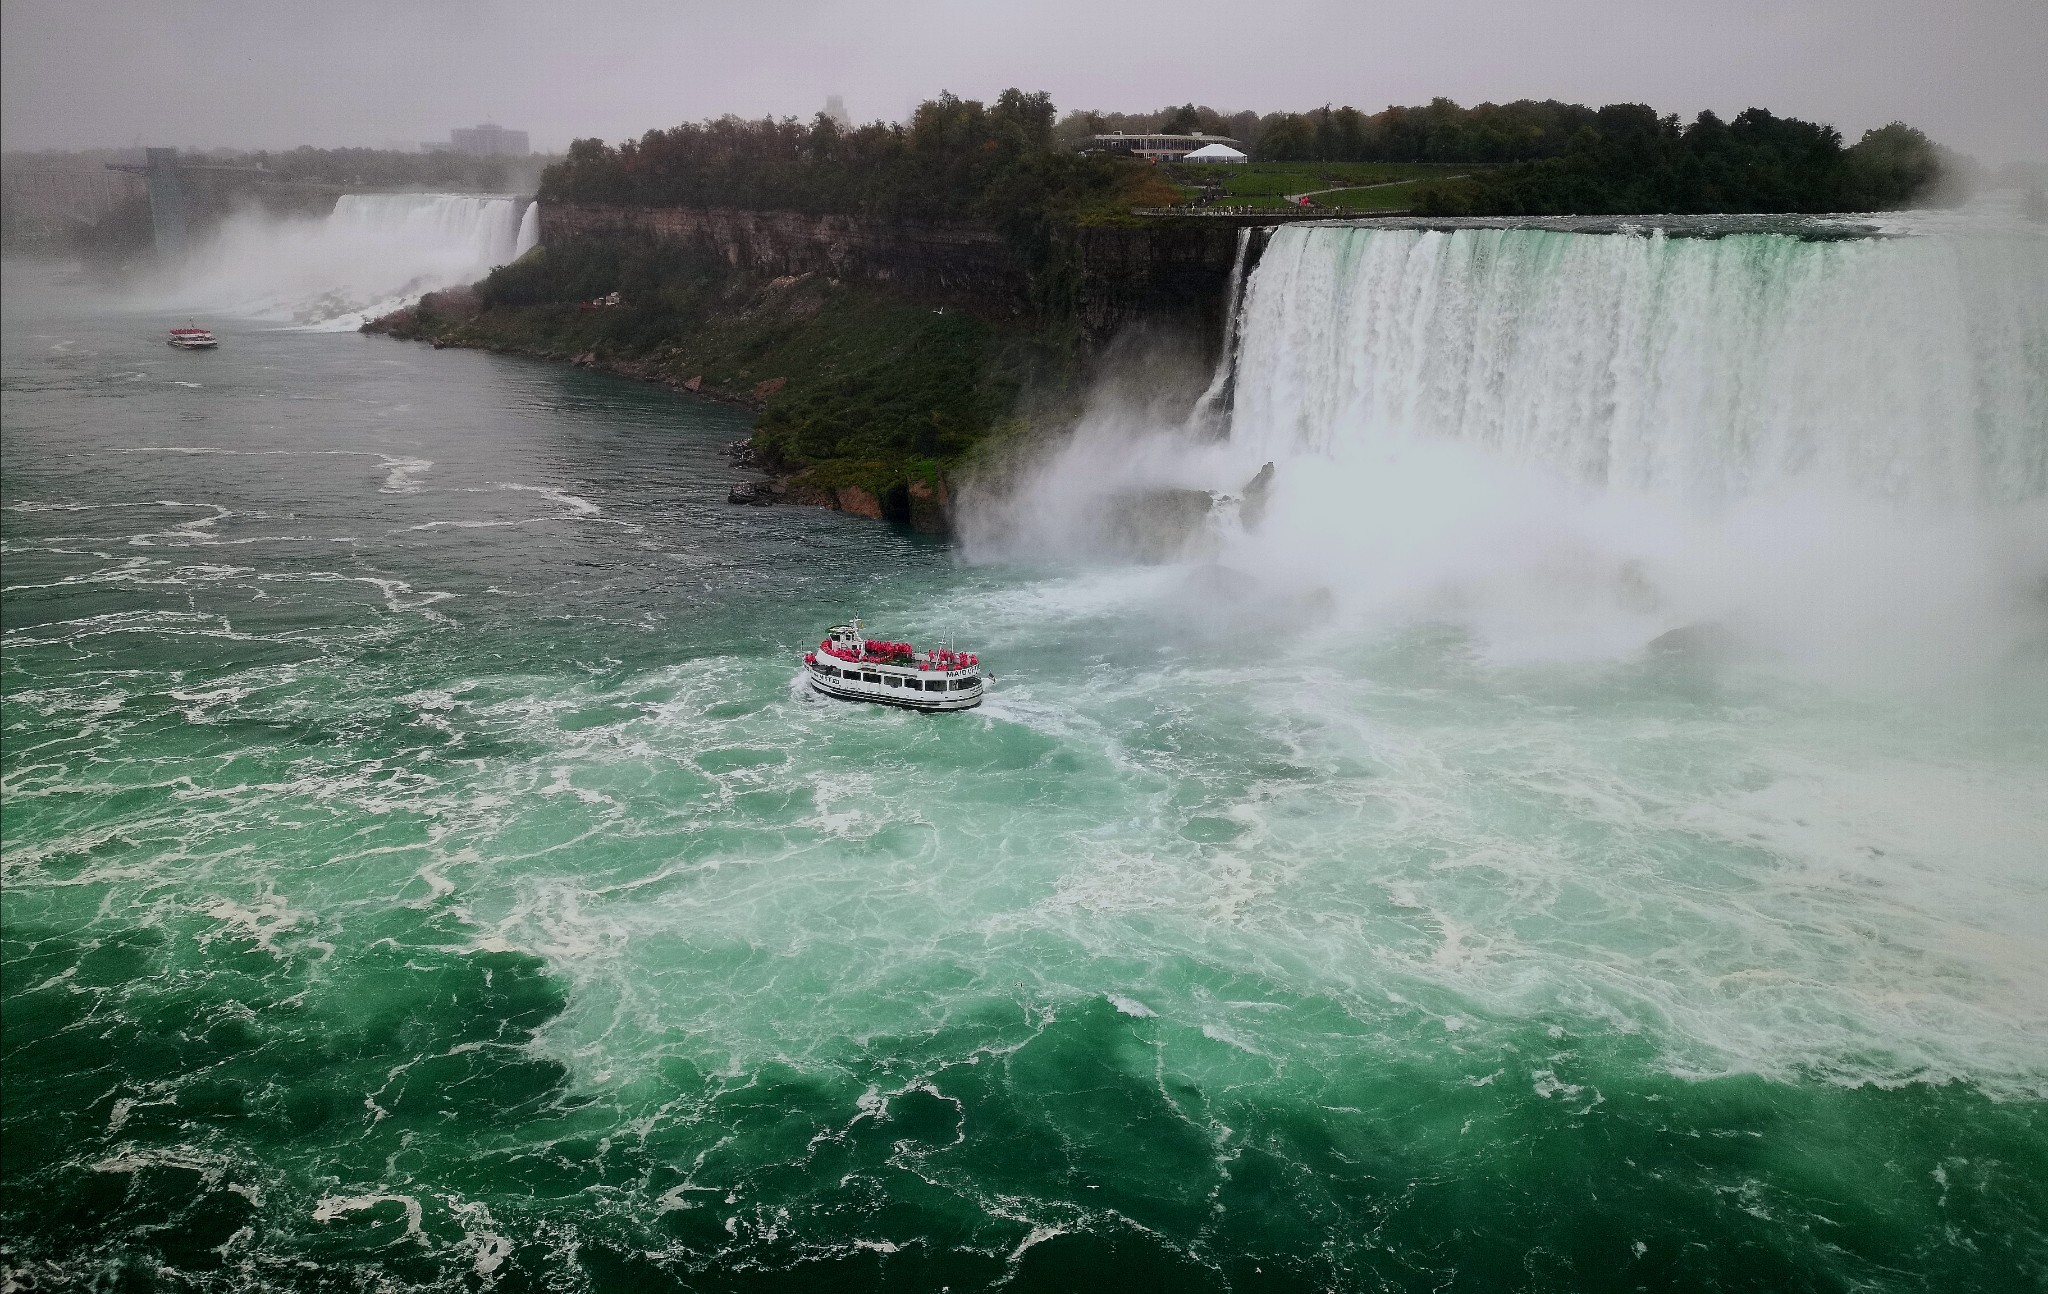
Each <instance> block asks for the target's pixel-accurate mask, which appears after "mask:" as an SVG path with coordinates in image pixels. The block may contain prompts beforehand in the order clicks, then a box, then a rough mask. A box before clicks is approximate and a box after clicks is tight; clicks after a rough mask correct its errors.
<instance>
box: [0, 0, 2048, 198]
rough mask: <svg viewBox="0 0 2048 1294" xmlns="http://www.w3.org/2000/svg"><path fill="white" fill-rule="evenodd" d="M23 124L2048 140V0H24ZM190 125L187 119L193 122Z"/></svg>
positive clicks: (248, 135) (362, 130)
mask: <svg viewBox="0 0 2048 1294" xmlns="http://www.w3.org/2000/svg"><path fill="white" fill-rule="evenodd" d="M0 15H4V26H5V30H4V42H0V50H4V70H5V75H4V79H0V96H4V97H0V103H4V115H0V140H4V146H5V147H6V148H7V149H8V150H10V151H13V150H35V149H82V148H126V147H134V146H136V145H138V144H160V145H161V144H170V145H177V146H180V147H192V148H216V147H219V148H251V149H254V148H290V147H294V146H297V145H300V144H311V145H315V146H323V147H340V146H360V147H393V146H403V147H417V146H418V145H419V144H420V143H421V142H422V141H425V140H441V139H445V138H446V137H447V133H448V131H449V129H450V128H452V127H457V126H470V125H475V124H478V123H479V122H483V121H495V122H497V123H498V124H500V125H503V126H507V127H510V128H513V129H519V130H525V131H527V132H529V134H530V135H531V137H532V142H533V146H534V148H535V150H536V151H559V150H560V149H562V148H563V147H565V146H566V145H567V144H568V142H569V140H570V139H572V138H579V137H586V136H592V135H595V136H600V137H603V138H606V139H610V140H617V139H620V138H626V137H635V136H638V135H640V134H642V133H644V132H645V131H647V130H650V129H655V128H659V127H664V126H670V125H674V124H677V123H679V122H683V121H692V120H698V119H701V118H704V117H708V116H717V115H720V114H723V113H727V112H730V113H734V114H737V115H740V116H743V117H760V116H764V115H773V116H798V117H805V116H809V115H810V114H811V113H813V112H816V111H817V110H818V109H819V108H821V107H822V106H823V105H824V102H825V98H826V96H827V95H829V94H838V95H841V96H843V97H844V99H845V103H846V107H847V109H848V111H849V112H850V113H851V114H852V116H853V117H854V118H855V119H856V120H858V121H870V120H901V119H903V118H904V117H905V116H906V115H907V114H908V112H909V111H910V109H911V108H912V107H913V106H914V105H915V104H916V103H917V102H918V101H920V100H922V99H925V98H929V97H931V96H932V95H935V94H937V93H939V92H940V91H942V90H950V91H952V92H954V93H956V94H959V95H962V96H963V97H969V98H987V97H989V96H992V95H994V94H995V93H997V92H999V91H1000V90H1002V89H1003V88H1005V87H1007V86H1012V85H1015V86H1020V87H1022V88H1025V89H1029V90H1045V91H1048V92H1050V93H1051V95H1052V97H1053V100H1054V102H1055V103H1057V104H1058V105H1059V107H1060V109H1061V110H1062V111H1063V112H1064V111H1067V110H1071V109H1102V110H1108V111H1127V112H1137V111H1149V110H1152V109H1156V108H1158V107H1160V106H1163V105H1166V104H1170V103H1182V102H1195V103H1200V104H1206V105H1209V106H1212V107H1215V108H1218V109H1222V110H1225V111H1235V110H1240V109H1251V110H1254V111H1258V112H1262V113H1263V112H1272V111H1285V110H1294V111H1304V110H1308V109H1312V108H1315V107H1319V106H1321V105H1322V104H1324V103H1326V102H1327V103H1330V104H1333V105H1341V104H1351V105H1353V106H1356V107H1359V108H1361V109H1365V110H1367V111H1375V110H1377V109H1379V108H1381V107H1384V106H1386V105H1388V104H1412V103H1422V102H1426V101H1428V100H1429V99H1430V98H1432V97H1435V96H1438V95H1442V96H1447V97H1449V98H1452V99H1455V100H1457V101H1458V102H1460V103H1464V104H1471V103H1476V102H1481V101H1486V100H1491V101H1494V102H1506V101H1509V100H1514V99H1525V98H1526V99H1560V100H1565V101H1570V102H1579V103H1587V104H1595V105H1597V104H1602V103H1613V102H1641V103H1647V104H1650V105H1652V106H1653V107H1655V108H1657V109H1658V110H1659V111H1665V112H1676V113H1679V114H1680V115H1681V116H1686V117H1690V116H1692V115H1693V114H1695V113H1697V112H1699V111H1700V110H1701V109H1713V110H1714V111H1716V112H1719V113H1721V114H1722V115H1723V116H1728V115H1732V114H1733V113H1735V112H1739V111H1741V110H1742V109H1743V108H1746V107H1751V106H1755V107H1762V108H1768V109H1769V110H1771V111H1772V112H1776V113H1779V114H1781V115H1789V116H1797V117H1803V118H1807V119H1809V120H1818V121H1824V122H1828V123H1830V124H1832V125H1834V126H1835V127H1837V128H1838V129H1840V130H1841V132H1842V133H1843V135H1844V136H1845V137H1846V138H1847V139H1849V140H1851V141H1853V140H1854V139H1855V138H1856V137H1857V136H1858V135H1860V134H1861V133H1862V132H1863V131H1864V130H1866V129H1868V128H1870V127H1873V126H1878V125H1882V124H1884V123H1885V122H1888V121H1892V120H1903V121H1906V122H1909V123H1911V124H1913V125H1916V126H1918V127H1920V128H1922V129H1923V130H1925V131H1927V132H1928V134H1930V135H1931V136H1933V137H1934V138H1935V139H1937V140H1938V141H1940V142H1942V143H1944V144H1947V145H1949V146H1950V147H1953V148H1957V149H1960V150H1961V151H1963V152H1966V153H1970V154H1972V155H1974V156H1976V157H1978V158H1979V159H1980V160H1982V161H1985V162H1987V163H1993V164H1996V163H2001V162H2007V161H2014V160H2034V159H2041V158H2048V78H2044V77H2042V76H2041V75H2040V73H2039V69H2040V68H2041V67H2042V66H2048V5H2042V4H2039V3H2035V2H2034V0H1961V2H1960V3H1951V4H1940V5H1937V4H1934V3H1931V2H1929V0H1871V2H1869V3H1849V2H1847V0H1811V2H1800V0H1731V2H1730V3H1727V4H1724V5H1721V6H1718V7H1715V8H1713V9H1705V8H1693V9H1686V10H1683V11H1680V12H1670V13H1661V12H1653V11H1651V10H1649V9H1648V8H1646V7H1644V6H1641V5H1630V4H1626V3H1620V2H1619V0H1566V2H1565V3H1562V4H1559V5H1555V6H1551V7H1550V10H1549V12H1547V13H1538V12H1535V11H1534V10H1533V8H1532V7H1531V6H1527V5H1521V4H1516V3H1513V2H1512V0H1451V3H1447V4H1442V5H1438V6H1434V7H1432V8H1430V9H1429V10H1427V11H1419V10H1416V9H1414V8H1412V7H1407V6H1394V5H1385V4H1358V5H1334V4H1329V3H1318V2H1315V0H1283V2H1282V3H1278V4H1270V5H1267V6H1264V7H1262V8H1261V9H1260V10H1259V12H1258V15H1257V22H1256V25H1255V26H1249V25H1248V18H1249V11H1247V10H1246V9H1244V7H1243V6H1239V5H1225V4H1218V3H1213V0H1195V2H1194V3H1189V4H1181V5H1171V6H1169V5H1163V4H1152V3H1143V4H1127V5H1123V6H1118V7H1115V8H1114V9H1108V8H1105V7H1104V6H1100V5H1082V4H1078V3H1074V2H1073V0H1050V2H1047V3H1040V4H1035V5H1029V6H1019V5H1011V6H997V5H993V4H983V3H954V4H944V3H939V2H938V0H915V2H914V3H909V4H905V5H901V6H898V7H897V8H896V9H895V10H894V11H893V12H890V13H887V14H875V13H873V12H871V11H869V10H868V9H867V8H866V7H862V6H855V5H852V4H848V3H843V2H839V0H831V2H821V0H810V2H791V3H780V4H775V3H770V4H764V5H757V6H750V7H747V8H746V9H744V10H729V9H711V8H709V7H706V6H698V5H680V6H679V5H665V4H658V3H652V2H651V0H609V2H607V3H600V4H592V5H584V6H579V7H577V8H576V9H575V10H573V11H571V10H564V9H561V8H557V7H549V6H541V5H533V4H524V3H478V2H474V0H468V2H466V0H454V2H451V3H447V4H440V5H434V6H417V7H416V6H405V5H398V4H390V3H360V4H355V5H349V6H337V7H334V8H328V9H320V10H317V11H316V10H304V11H298V10H295V11H290V12H285V13H280V12H279V11H277V10H275V9H274V8H271V7H268V6H262V5H257V4H252V3H247V2H246V0H237V2H234V3H222V4H213V5H208V6H205V7H201V8H192V7H178V8H172V7H166V6H162V5H158V4H143V3H139V2H138V0H110V2H109V3H105V4H98V5H94V6H92V7H90V8H85V7H80V6H75V5H65V4H59V3H52V2H51V0H5V4H4V8H0ZM169 123H175V125H172V124H169Z"/></svg>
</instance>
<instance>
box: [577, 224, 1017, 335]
mask: <svg viewBox="0 0 2048 1294" xmlns="http://www.w3.org/2000/svg"><path fill="white" fill-rule="evenodd" d="M608 235H609V236H619V235H638V236H642V237H654V238H658V239H662V240H666V241H672V242H677V243H686V244H691V245H694V246H696V247H698V248H700V249H702V250H705V251H709V252H711V253H713V254H715V255H716V256H718V257H719V258H721V259H722V260H724V261H725V262H726V263H727V264H728V265H731V266H732V267H733V268H735V269H741V270H747V271H750V272H753V273H758V274H771V275H783V274H810V273H823V274H827V275H830V276H831V277H833V278H841V279H865V280H869V281H872V282H880V283H889V284H893V285H895V286H897V287H900V288H904V289H907V290H909V291H911V292H913V293H915V294H917V295H920V296H929V297H934V298H937V299H941V300H953V301H958V302H960V303H962V304H972V305H976V306H980V307H982V308H995V309H1001V310H1004V311H1010V310H1019V311H1021V310H1022V309H1023V305H1024V303H1025V302H1026V301H1027V300H1028V299H1029V293H1030V287H1031V281H1030V275H1029V274H1028V273H1027V272H1026V271H1025V268H1024V266H1023V265H1021V264H1020V263H1018V261H1017V259H1016V257H1015V256H1013V255H1012V254H1011V252H1010V250H1009V248H1008V246H1007V245H1006V244H1005V243H1004V242H1003V239H1002V236H1001V235H999V234H998V233H997V232H996V231H995V230H993V229H987V228H983V227H980V226H976V225H957V224H913V223H907V222H905V223H895V222H888V223H885V222H882V221H873V220H863V219H860V218H858V217H854V216H807V215H803V214H801V213H799V212H795V211H741V210H737V209H735V208H730V207H706V208H695V207H586V206H564V205H548V206H543V207H542V208H541V213H540V238H541V244H542V245H543V246H546V245H547V244H548V243H550V242H557V241H561V240H564V239H569V238H590V237H605V236H608Z"/></svg>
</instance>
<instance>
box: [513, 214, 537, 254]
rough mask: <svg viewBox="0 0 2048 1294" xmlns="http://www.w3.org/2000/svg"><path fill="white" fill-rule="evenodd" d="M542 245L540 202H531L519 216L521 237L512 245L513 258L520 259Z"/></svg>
mask: <svg viewBox="0 0 2048 1294" xmlns="http://www.w3.org/2000/svg"><path fill="white" fill-rule="evenodd" d="M538 246H540V203H538V202H529V203H527V204H526V211H525V213H524V214H523V215H521V216H520V217H519V237H518V239H517V240H516V241H515V242H514V243H513V245H512V259H513V260H515V261H516V260H518V259H519V258H520V257H522V256H524V255H526V254H527V253H528V252H530V251H532V250H533V249H534V248H536V247H538Z"/></svg>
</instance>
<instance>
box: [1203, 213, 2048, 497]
mask: <svg viewBox="0 0 2048 1294" xmlns="http://www.w3.org/2000/svg"><path fill="white" fill-rule="evenodd" d="M2044 249H2048V240H2043V239H2041V238H2040V237H2038V236H2033V237H1958V236H1948V237H1913V238H1895V239H1854V240H1844V241H1829V242H1810V241H1803V240H1801V239H1798V238H1793V237H1786V236H1782V235H1742V236H1735V237H1726V238H1715V239H1707V238H1670V237H1665V236H1664V235H1662V234H1650V235H1647V236H1633V237H1631V236H1615V235H1588V234H1576V233H1560V232H1553V231H1549V230H1540V229H1465V230H1459V231H1456V232H1425V231H1419V230H1378V229H1368V228H1347V227H1324V228H1302V227H1299V226H1297V227H1294V228H1289V229H1282V230H1280V231H1278V232H1277V233H1276V234H1275V235H1274V237H1273V239H1272V242H1271V244H1270V245H1269V247H1268V248H1267V250H1266V254H1265V257H1264V259H1263V260H1262V261H1261V262H1260V266H1259V270H1258V273H1257V274H1256V275H1255V276H1254V277H1253V280H1252V283H1251V285H1250V287H1249V289H1248V300H1247V301H1246V304H1245V307H1244V313H1245V322H1244V325H1243V328H1244V340H1243V344H1242V353H1241V356H1240V362H1239V371H1238V376H1237V380H1236V404H1235V410H1236V416H1235V419H1234V423H1233V434H1234V435H1235V436H1237V437H1239V438H1240V439H1241V441H1242V442H1243V443H1245V444H1246V445H1247V446H1248V448H1249V447H1256V449H1257V451H1258V452H1260V453H1263V454H1264V455H1265V456H1266V457H1273V456H1275V455H1279V456H1283V457H1285V456H1289V455H1296V454H1303V453H1308V454H1317V455H1322V456H1329V455H1333V454H1334V455H1347V456H1348V455H1354V454H1356V453H1357V452H1358V451H1360V450H1363V449H1366V448H1368V447H1374V446H1377V447H1381V448H1385V447H1388V446H1391V445H1394V444H1396V443H1399V442H1413V441H1422V442H1436V443H1443V444H1454V445H1463V446H1469V447H1471V448H1474V449H1477V450H1482V451H1485V452H1487V453H1490V454H1494V455H1498V456H1499V457H1500V458H1502V459H1504V460H1508V461H1513V462H1519V463H1524V464H1537V465H1543V466H1546V467H1549V468H1551V469H1554V470H1556V471H1558V472H1560V473H1563V474H1565V475H1567V476H1569V477H1571V478H1573V479H1575V480H1579V481H1582V482H1586V483H1589V484H1593V485H1598V486H1605V487H1615V488H1621V489H1628V490H1637V491H1644V492H1649V493H1654V494H1658V495H1662V496H1667V497H1673V498H1680V497H1682V498H1686V499H1690V500H1694V501H1698V502H1709V503H1710V502H1714V501H1721V502H1725V501H1728V500H1731V499H1734V498H1739V497H1743V496H1749V495H1755V494H1758V493H1762V492H1767V491H1769V490H1772V489H1775V488H1779V487H1782V486H1784V485H1786V484H1788V483H1795V482H1796V483H1801V484H1808V485H1825V486H1829V487H1834V488H1840V489H1843V490H1847V491H1851V492H1855V493H1859V494H1876V495H1884V496H1888V497H1896V498H1901V499H1914V500H1920V501H1929V502H1933V501H1944V500H1945V501H1947V502H1950V503H1957V504H1961V503H1968V502H1970V501H1981V502H1989V501H1996V500H2005V501H2013V500H2019V499H2027V498H2033V497H2037V496H2039V495H2041V494H2043V493H2044V492H2048V433H2044V429H2048V254H2044Z"/></svg>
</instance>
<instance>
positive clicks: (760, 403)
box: [360, 287, 957, 537]
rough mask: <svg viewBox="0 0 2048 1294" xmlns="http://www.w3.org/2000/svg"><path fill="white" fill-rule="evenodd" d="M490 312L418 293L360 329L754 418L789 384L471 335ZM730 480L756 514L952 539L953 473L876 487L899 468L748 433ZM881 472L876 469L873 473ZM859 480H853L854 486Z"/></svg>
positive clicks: (452, 297)
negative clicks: (783, 454)
mask: <svg viewBox="0 0 2048 1294" xmlns="http://www.w3.org/2000/svg"><path fill="white" fill-rule="evenodd" d="M504 313H505V312H497V311H493V310H492V309H490V308H489V307H487V306H486V305H485V304H484V302H483V301H482V299H481V298H480V297H478V295H477V293H476V291H475V289H474V288H473V287H457V288H444V289H442V290H440V291H437V292H429V293H426V294H424V295H423V296H422V297H421V298H420V299H419V300H418V301H417V302H415V303H414V304H412V305H410V306H404V307H401V308H400V309H397V310H394V311H392V312H390V313H389V314H386V315H382V316H379V317H378V318H375V319H372V320H369V321H367V322H365V323H364V324H363V325H362V327H361V329H360V331H362V332H364V333H368V334H372V335H377V336H386V337H391V338H393V339H396V340H399V341H416V342H423V343H425V344H427V345H429V346H432V347H433V348H434V349H435V350H451V349H452V350H480V351H485V352H487V353H490V354H495V355H511V356H516V357H518V358H521V359H531V360H540V361H543V362H548V363H558V364H568V365H571V366H573V367H576V368H581V369H586V370H588V371H590V372H594V373H604V374H607V375H609V376H612V377H622V378H627V379H630V380H632V381H635V382H644V383H646V384H648V385H650V386H658V387H661V388H663V389H665V390H668V391H672V392H675V393H676V394H679V395H688V396H695V397H698V398H699V399H705V400H712V401H716V402H717V403H720V404H728V405H732V406H734V407H736V408H740V409H745V410H747V411H748V412H750V413H752V414H754V415H755V416H756V418H757V419H758V417H759V416H760V415H761V414H762V413H763V412H765V411H766V410H767V408H768V404H769V401H770V400H771V399H772V398H773V397H774V396H775V395H776V394H777V393H778V392H780V391H781V390H782V389H783V388H784V387H785V386H786V385H787V384H788V382H789V378H788V377H786V376H784V377H774V378H767V379H764V380H762V381H760V382H757V383H755V384H754V385H753V386H752V387H750V388H749V387H733V386H724V385H720V384H719V383H717V382H709V381H706V380H705V379H704V377H703V376H702V375H701V374H692V375H691V376H689V377H688V378H680V377H677V376H676V375H675V374H674V373H673V372H672V371H668V370H666V369H665V367H664V365H663V364H662V362H661V361H660V359H659V358H658V357H655V356H626V355H616V354H605V353H601V352H600V351H598V350H597V349H595V348H591V349H585V350H581V351H577V350H575V349H573V348H564V347H562V346H559V345H554V344H550V343H548V342H529V341H522V340H518V339H513V338H508V337H506V336H505V335H504V334H502V333H489V334H486V333H480V332H478V331H477V330H476V327H475V326H476V325H480V324H487V323H488V322H490V321H491V318H492V316H493V315H500V316H502V315H503V314H504ZM726 450H727V456H728V457H729V458H730V459H731V460H732V463H733V468H734V471H735V472H736V473H744V474H748V477H747V479H742V480H737V481H735V482H734V484H733V485H732V488H731V490H730V491H729V493H728V496H727V500H728V502H730V503H732V504H735V505H748V506H754V507H763V506H768V505H771V504H792V505H796V506H799V507H816V508H825V509H828V510H831V511H835V512H844V513H848V514H849V515H852V516H856V517H861V518H864V519H866V520H869V521H886V522H894V523H898V524H902V525H907V526H909V527H910V528H911V529H913V530H916V531H918V532H920V533H922V534H928V535H938V536H942V537H951V536H952V535H953V533H954V521H953V500H954V498H955V496H956V493H957V490H956V486H955V485H954V483H953V480H952V473H951V472H950V471H947V470H945V469H943V468H940V469H938V470H932V471H927V472H924V473H921V474H919V475H917V476H907V477H905V478H904V479H901V480H877V479H875V478H876V477H878V476H881V477H892V476H896V475H899V474H900V473H899V471H898V470H897V469H894V468H892V467H890V466H887V465H882V464H868V463H863V462H859V461H856V460H847V459H832V460H826V461H825V462H821V463H814V464H810V465H807V466H804V467H800V468H799V467H793V466H791V465H790V464H787V463H782V462H779V461H777V460H775V459H774V458H773V457H772V456H770V455H767V454H764V453H763V452H762V451H761V449H760V447H759V446H757V445H756V444H755V443H754V438H753V435H752V429H751V428H750V429H749V434H748V435H747V436H746V437H744V438H743V439H741V440H738V441H735V442H734V443H733V444H731V445H728V446H727V447H726ZM877 468H880V469H881V470H880V471H879V472H877V471H876V470H875V469H877ZM855 478H859V479H855Z"/></svg>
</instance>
